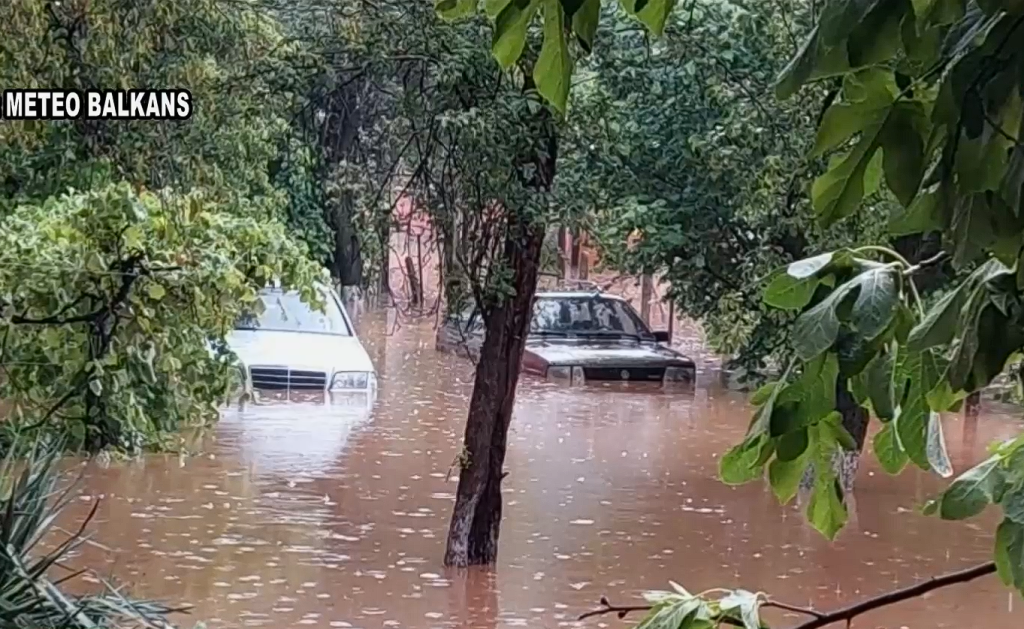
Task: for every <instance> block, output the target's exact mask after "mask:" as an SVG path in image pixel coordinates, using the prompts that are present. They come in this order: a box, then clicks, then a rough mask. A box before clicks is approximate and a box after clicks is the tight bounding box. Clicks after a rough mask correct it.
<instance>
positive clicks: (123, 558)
mask: <svg viewBox="0 0 1024 629" xmlns="http://www.w3.org/2000/svg"><path fill="white" fill-rule="evenodd" d="M362 327H363V328H364V336H365V337H366V340H365V341H364V342H365V343H366V344H367V346H368V350H369V351H370V353H371V355H372V356H373V358H374V361H375V362H376V364H377V368H378V370H379V371H380V372H381V373H382V374H383V378H382V382H381V399H380V401H379V402H378V403H377V406H376V409H375V410H374V412H373V414H372V416H371V417H369V418H361V417H360V416H359V415H358V414H357V413H352V412H349V411H345V410H341V411H336V412H332V414H327V413H324V412H323V411H322V410H318V409H316V408H315V407H308V406H307V407H302V408H294V409H281V408H275V409H270V410H260V411H253V410H251V409H250V410H247V411H245V412H242V413H239V412H237V411H232V412H229V413H227V414H226V416H225V418H224V420H223V421H222V422H221V424H220V425H219V426H218V428H217V434H216V440H215V441H214V440H211V441H210V442H209V443H208V444H207V446H206V451H207V454H205V455H203V456H201V457H197V458H193V459H190V460H187V461H184V462H181V461H179V459H178V458H177V457H163V456H154V457H149V458H147V459H145V460H144V461H140V462H135V463H130V464H125V465H115V466H111V467H110V468H108V469H98V468H92V469H90V470H89V471H88V473H87V476H86V480H85V482H84V485H83V496H82V502H83V507H84V506H85V504H86V503H87V500H88V499H89V498H90V497H101V496H102V497H103V501H102V506H101V509H100V511H99V514H98V519H97V525H96V528H98V530H99V533H98V537H97V538H96V540H97V542H99V543H101V544H103V545H105V546H107V547H109V549H111V551H112V552H109V553H104V552H102V551H101V550H100V549H99V548H98V547H91V548H90V549H89V550H88V551H86V553H87V554H88V555H90V557H88V558H83V561H88V560H92V561H96V560H97V558H105V560H106V561H108V562H109V564H108V566H107V571H108V573H109V574H112V575H114V576H116V577H118V578H119V579H121V580H122V581H125V582H128V583H130V584H133V586H134V588H135V591H136V592H137V593H138V594H140V595H143V596H152V597H159V598H165V599H171V600H174V601H184V602H188V603H191V604H193V605H194V606H195V609H194V611H193V614H192V615H193V617H194V619H196V620H205V621H206V622H207V623H208V625H209V626H210V627H218V628H219V627H248V626H266V627H273V628H275V629H276V628H280V627H305V626H310V627H364V628H370V627H466V628H472V629H484V628H497V627H518V626H524V627H560V626H574V625H575V621H574V619H575V617H576V616H577V615H578V614H579V613H580V612H581V611H586V610H587V609H590V608H593V607H594V606H595V604H596V601H597V600H598V599H599V598H600V596H601V595H603V594H607V595H608V596H609V597H610V598H611V599H612V600H613V602H619V603H627V602H629V601H630V599H631V597H633V596H635V595H636V594H637V593H638V592H639V591H640V590H644V589H654V588H663V587H665V586H666V585H667V581H668V580H669V579H673V580H676V581H678V582H680V583H682V584H683V585H684V586H686V587H687V588H688V589H690V590H691V591H698V590H702V589H705V588H709V587H714V586H743V587H746V588H748V589H754V590H764V591H768V592H771V593H772V595H773V596H774V597H776V598H777V599H779V600H784V601H786V602H789V603H792V604H796V605H810V604H813V605H815V606H816V607H818V608H834V607H838V606H841V605H844V604H848V603H850V602H852V601H855V600H859V599H861V598H863V597H867V596H870V595H872V594H876V593H878V592H881V591H883V590H886V589H891V588H892V587H894V586H897V585H908V584H912V583H914V582H915V581H917V580H920V579H923V578H926V577H927V576H930V575H933V574H937V573H942V572H947V571H950V570H955V569H958V568H961V567H965V566H967V565H970V564H972V563H975V562H979V561H983V560H986V559H988V558H989V557H990V556H991V550H990V549H991V539H990V537H989V535H988V532H989V531H992V530H993V529H994V524H993V522H994V519H993V517H987V518H981V519H978V520H977V521H974V522H970V523H948V522H942V521H939V520H937V519H934V518H925V517H923V516H920V515H918V514H916V513H915V512H914V511H913V510H914V508H915V506H916V505H919V504H920V503H921V502H922V501H923V500H924V499H925V498H926V497H927V496H929V494H930V492H933V491H935V490H936V489H937V488H939V487H940V486H941V481H940V480H938V479H935V478H933V477H931V476H929V475H927V474H923V473H919V472H916V471H908V472H907V473H905V474H904V475H902V476H901V477H899V478H896V479H894V478H890V477H888V476H885V475H884V474H883V473H881V472H879V471H878V468H877V467H876V466H874V465H873V462H872V464H871V465H870V466H866V468H865V469H862V471H861V475H860V478H859V479H858V486H857V495H856V504H855V510H856V513H855V515H854V516H853V517H852V520H851V523H850V525H849V526H848V527H847V529H846V530H845V531H844V532H843V533H841V535H840V538H839V540H838V541H837V542H836V543H835V544H834V545H829V544H828V543H826V542H825V541H823V540H822V539H821V538H820V536H819V535H818V534H817V533H815V532H813V531H812V530H810V529H809V528H808V527H807V526H806V525H805V524H804V523H803V520H802V517H801V514H800V513H799V512H798V511H797V510H796V507H795V506H789V507H782V506H779V505H778V504H777V503H776V501H775V499H774V498H773V497H772V494H771V492H770V491H769V490H768V489H766V488H765V487H761V486H756V485H750V486H744V487H739V488H730V487H726V486H724V485H722V484H721V483H720V482H719V481H718V480H717V479H716V478H715V476H716V469H717V459H716V457H717V455H719V454H721V453H722V452H724V451H725V450H726V449H727V448H728V447H729V446H730V445H731V444H733V443H735V442H736V441H737V439H738V438H739V437H740V435H741V434H742V432H743V431H744V429H745V428H746V425H747V423H748V421H749V412H748V409H747V408H746V406H745V404H744V403H743V400H742V398H741V397H737V396H733V395H729V394H727V393H722V392H715V391H713V390H712V391H710V392H709V391H708V390H706V389H700V390H698V391H697V392H696V393H692V394H685V393H683V394H673V395H660V394H629V393H622V392H615V391H602V390H601V389H600V388H597V389H595V388H589V389H585V390H568V389H563V388H558V387H555V386H552V385H548V384H544V383H539V382H536V381H530V380H526V381H524V382H523V383H522V384H521V386H520V390H519V396H518V405H517V407H516V415H515V419H514V421H513V433H512V435H511V436H510V447H509V456H508V463H507V464H508V469H509V471H510V474H509V476H508V478H507V479H506V481H505V484H504V487H505V500H506V509H505V520H504V524H503V526H502V537H501V550H500V557H499V565H498V568H497V570H496V571H495V572H494V573H491V572H487V571H480V570H475V571H470V572H469V573H468V574H465V575H459V574H457V573H446V572H445V571H444V570H443V569H442V568H441V566H440V559H441V557H442V555H443V552H444V535H445V529H446V526H447V524H448V516H449V510H450V507H451V504H452V501H453V494H454V491H455V481H454V480H448V481H446V476H447V475H448V473H449V471H450V467H451V465H452V461H453V459H454V457H455V455H456V453H457V451H458V449H459V446H460V439H461V435H462V427H463V423H464V420H465V409H466V405H467V399H468V395H469V393H470V389H471V384H472V370H471V367H470V366H469V365H468V364H466V363H464V362H462V361H460V360H459V359H457V358H453V357H450V356H443V355H439V354H437V353H436V352H435V351H434V349H433V331H432V329H431V328H430V327H429V325H424V326H419V327H409V326H407V327H405V328H403V329H401V330H399V331H398V332H397V333H395V334H394V335H392V336H389V337H385V335H384V334H383V332H382V329H383V325H382V324H381V323H380V322H379V321H374V320H369V319H368V320H367V321H365V322H364V325H363V326H362ZM1020 426H1021V424H1020V422H1019V421H1018V420H1016V419H1013V418H1011V417H1004V416H997V415H990V416H987V417H983V418H982V419H981V420H980V422H978V423H977V424H976V425H971V424H969V423H965V422H964V421H963V420H962V419H961V418H959V417H950V418H948V419H947V420H946V436H947V439H948V440H949V442H950V449H951V454H952V457H953V461H954V464H955V465H956V466H957V470H958V471H959V470H962V469H964V467H965V466H966V465H968V464H970V463H971V462H973V461H976V460H979V459H980V458H981V457H982V456H983V455H984V449H985V446H986V444H987V443H988V442H990V441H992V440H994V439H1001V438H1005V437H1007V436H1009V435H1012V434H1014V433H1015V432H1016V431H1018V430H1019V429H1020ZM990 516H992V514H990ZM93 555H94V556H93ZM103 560H104V559H101V560H100V561H103ZM1022 618H1024V605H1022V603H1021V601H1019V600H1017V601H1012V599H1011V597H1010V596H1009V595H1008V593H1007V591H1006V590H1004V589H1003V588H1002V587H1001V585H1000V584H999V583H998V581H997V579H996V578H995V577H990V578H986V579H984V580H981V581H977V582H975V583H973V584H970V585H963V586H955V587H952V588H949V589H946V590H943V591H940V592H937V593H935V594H933V595H932V596H930V597H928V598H924V599H920V600H916V601H911V602H908V603H905V604H903V605H900V606H898V607H893V608H889V609H888V610H886V611H884V612H879V613H875V614H874V615H867V616H864V617H862V619H861V620H858V621H857V622H855V623H854V627H855V628H856V629H861V628H865V629H867V628H872V629H873V628H875V627H894V628H895V627H901V626H906V627H911V628H913V627H921V628H925V627H927V628H932V627H958V628H962V627H988V626H1006V627H1009V626H1015V627H1019V626H1024V622H1022V621H1021V619H1022ZM181 620H183V621H185V622H183V623H182V624H183V625H187V624H188V623H189V622H190V621H189V620H188V619H185V618H182V619H181ZM773 620H777V621H780V622H777V623H776V625H777V626H786V625H790V624H793V621H794V620H795V618H785V617H782V616H775V617H773ZM581 626H588V627H608V626H626V625H625V624H624V623H623V622H622V621H619V620H618V619H616V618H614V617H613V616H606V617H603V618H596V619H592V620H590V621H588V622H587V623H583V624H582V625H581Z"/></svg>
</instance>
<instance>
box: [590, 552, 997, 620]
mask: <svg viewBox="0 0 1024 629" xmlns="http://www.w3.org/2000/svg"><path fill="white" fill-rule="evenodd" d="M995 571H996V564H995V562H992V561H988V562H985V563H983V564H979V565H977V566H973V567H971V568H966V569H964V570H959V571H957V572H951V573H949V574H946V575H943V576H939V577H932V578H931V579H928V580H927V581H924V582H922V583H917V584H915V585H911V586H909V587H905V588H901V589H898V590H893V591H891V592H886V593H885V594H880V595H878V596H874V597H872V598H869V599H867V600H864V601H861V602H860V603H856V604H854V605H850V606H849V607H843V608H841V609H837V610H836V611H833V612H827V613H822V612H818V611H814V610H813V609H808V608H806V607H797V606H794V605H789V604H787V603H781V602H779V601H775V600H771V599H769V600H767V601H765V602H764V603H762V604H761V607H775V608H777V609H784V610H787V611H791V612H796V613H799V614H804V615H807V616H811V617H812V618H811V620H808V621H806V622H804V623H802V624H799V625H796V626H795V627H793V629H820V628H821V627H825V626H828V625H831V624H834V623H837V622H846V623H849V622H850V621H852V620H853V619H854V618H856V617H857V616H860V615H861V614H865V613H867V612H869V611H873V610H875V609H879V608H882V607H887V606H889V605H895V604H896V603H901V602H903V601H906V600H909V599H912V598H916V597H918V596H923V595H924V594H927V593H928V592H931V591H932V590H937V589H939V588H944V587H946V586H949V585H956V584H958V583H966V582H968V581H973V580H974V579H977V578H979V577H984V576H987V575H990V574H994V573H995ZM652 607H653V606H652V605H622V606H620V605H612V604H611V603H610V602H609V601H608V598H607V597H604V596H602V597H601V606H600V607H599V608H597V609H594V610H591V611H589V612H585V613H583V614H580V616H579V617H578V619H577V620H586V619H587V618H593V617H594V616H603V615H605V614H615V615H617V616H618V617H619V618H625V617H626V616H627V615H628V614H631V613H633V612H646V611H650V610H651V609H652ZM722 622H723V623H724V624H733V625H736V624H739V625H740V626H742V623H736V622H734V621H731V620H730V619H728V618H725V619H723V620H722Z"/></svg>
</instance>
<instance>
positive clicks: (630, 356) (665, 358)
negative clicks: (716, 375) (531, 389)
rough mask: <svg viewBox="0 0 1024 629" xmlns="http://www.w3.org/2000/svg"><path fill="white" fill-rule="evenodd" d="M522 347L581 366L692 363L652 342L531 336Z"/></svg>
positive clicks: (558, 361)
mask: <svg viewBox="0 0 1024 629" xmlns="http://www.w3.org/2000/svg"><path fill="white" fill-rule="evenodd" d="M526 351H528V352H532V353H533V354H536V355H537V356H539V357H541V358H543V359H544V360H545V361H547V363H548V364H549V365H580V366H584V367H670V366H671V367H693V366H694V364H693V361H692V360H690V359H689V358H687V357H686V356H683V355H682V354H680V353H679V352H677V351H675V350H671V349H669V348H667V347H662V346H661V345H657V344H655V343H630V342H608V341H592V340H571V339H567V340H561V339H559V340H554V341H552V340H549V339H544V340H534V339H530V340H529V341H528V342H527V344H526Z"/></svg>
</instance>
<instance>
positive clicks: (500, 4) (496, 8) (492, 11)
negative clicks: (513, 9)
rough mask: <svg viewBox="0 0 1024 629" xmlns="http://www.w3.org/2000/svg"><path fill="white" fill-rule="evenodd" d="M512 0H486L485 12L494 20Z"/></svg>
mask: <svg viewBox="0 0 1024 629" xmlns="http://www.w3.org/2000/svg"><path fill="white" fill-rule="evenodd" d="M510 1H511V0H484V13H486V14H487V17H489V18H491V19H492V20H493V19H494V18H496V17H498V14H499V13H501V11H502V9H504V8H505V7H507V6H508V3H509V2H510Z"/></svg>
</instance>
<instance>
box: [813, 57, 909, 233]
mask: <svg viewBox="0 0 1024 629" xmlns="http://www.w3.org/2000/svg"><path fill="white" fill-rule="evenodd" d="M896 93H897V90H896V87H895V82H894V79H893V75H892V73H891V72H888V71H884V70H881V69H878V68H872V69H868V70H863V71H861V72H858V73H856V74H853V75H850V76H848V77H847V79H846V81H845V83H844V86H843V94H844V100H843V102H840V103H836V104H834V105H832V106H831V107H830V108H829V110H828V111H826V114H825V117H824V118H823V119H822V124H821V127H822V129H824V130H823V131H819V137H818V142H817V143H816V145H815V148H814V150H813V151H812V156H816V155H820V154H821V153H823V152H824V151H826V150H828V149H830V148H833V147H835V146H838V145H839V144H840V143H842V142H844V141H845V140H846V139H848V138H850V137H852V136H853V135H855V134H856V135H859V139H858V140H857V142H856V144H855V145H854V146H853V148H852V149H850V150H849V151H848V152H847V153H845V154H844V155H843V156H841V157H840V158H838V159H836V160H834V161H833V162H832V163H831V164H830V166H829V169H828V170H827V171H826V172H825V173H824V174H823V175H821V176H820V177H818V178H817V179H815V180H814V183H813V184H812V186H811V201H812V203H813V205H814V209H815V211H816V212H817V214H818V215H819V217H820V218H821V221H822V223H823V224H824V225H831V224H833V223H835V222H836V221H838V220H840V219H842V218H844V217H846V216H849V215H850V214H851V213H853V211H854V210H856V209H857V207H858V206H859V205H860V202H861V200H862V199H863V197H864V195H865V192H866V188H865V176H866V174H867V172H868V167H869V166H870V165H871V163H872V161H873V160H874V159H875V154H876V153H877V151H878V149H879V148H880V147H881V146H882V135H883V130H884V129H885V127H886V124H887V121H888V120H889V113H890V111H891V108H892V104H893V102H894V99H895V95H896Z"/></svg>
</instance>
